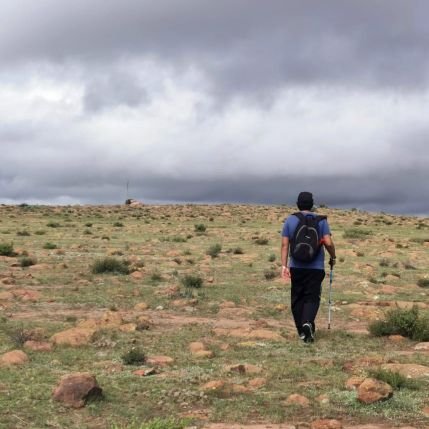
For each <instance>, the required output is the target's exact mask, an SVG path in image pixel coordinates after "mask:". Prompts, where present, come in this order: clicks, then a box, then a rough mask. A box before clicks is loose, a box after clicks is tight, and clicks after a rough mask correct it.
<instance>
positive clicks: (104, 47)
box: [0, 0, 429, 95]
mask: <svg viewBox="0 0 429 429" xmlns="http://www.w3.org/2000/svg"><path fill="white" fill-rule="evenodd" d="M428 13H429V5H428V3H427V2H426V1H425V0H412V1H411V2H404V1H403V0H384V1H372V0H371V1H370V0H362V1H359V2H344V1H342V0H327V1H324V2H314V1H310V0H303V1H300V2H296V1H292V0H291V1H287V0H270V1H268V2H260V1H256V0H251V1H247V0H234V1H232V2H231V1H227V0H220V1H216V2H212V1H211V0H186V1H181V2H171V1H167V0H160V1H157V2H152V1H141V0H125V1H121V2H119V1H104V0H92V1H87V0H77V1H74V2H65V1H57V0H47V1H44V2H43V3H34V2H32V1H31V0H14V1H13V2H12V1H8V2H6V6H5V11H4V13H3V14H2V15H3V17H6V18H4V21H5V22H3V23H2V25H1V26H0V28H2V30H0V31H1V33H0V60H1V62H2V63H4V62H5V61H7V62H11V61H32V60H36V61H37V60H40V59H43V58H44V59H46V60H49V61H57V62H60V61H64V60H67V59H70V58H73V59H75V60H79V61H82V62H88V61H101V62H105V63H106V62H107V63H111V62H112V61H115V60H120V59H122V58H124V56H130V57H142V56H143V57H150V58H154V59H156V60H157V61H160V63H164V64H169V65H173V66H174V67H178V68H179V69H180V67H183V66H185V67H186V66H188V65H189V64H193V65H194V66H196V67H198V68H200V69H201V70H203V71H204V73H206V75H207V77H208V78H209V79H210V80H211V82H212V85H213V91H214V92H219V93H221V94H223V95H225V94H230V93H231V92H233V93H236V92H239V93H240V92H241V93H243V94H246V93H252V92H253V91H256V92H261V91H263V90H267V91H269V90H274V89H275V88H277V87H279V86H283V85H295V84H308V83H316V84H323V83H337V84H338V83H340V84H344V85H352V86H361V85H367V86H371V85H376V86H387V87H395V88H397V87H398V86H399V87H404V88H422V87H425V86H426V85H427V83H428V75H429V74H428V71H429V57H428V55H427V47H428V43H429V33H428V31H427V22H426V17H427V15H428Z"/></svg>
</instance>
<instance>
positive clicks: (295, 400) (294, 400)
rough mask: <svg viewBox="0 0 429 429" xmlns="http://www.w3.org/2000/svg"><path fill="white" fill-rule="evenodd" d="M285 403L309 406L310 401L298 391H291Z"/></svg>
mask: <svg viewBox="0 0 429 429" xmlns="http://www.w3.org/2000/svg"><path fill="white" fill-rule="evenodd" d="M285 404H286V405H298V406H300V407H309V406H310V401H309V399H308V398H306V397H305V396H303V395H299V394H298V393H293V394H292V395H289V396H288V397H287V399H286V401H285Z"/></svg>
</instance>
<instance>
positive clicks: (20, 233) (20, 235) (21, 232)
mask: <svg viewBox="0 0 429 429" xmlns="http://www.w3.org/2000/svg"><path fill="white" fill-rule="evenodd" d="M16 235H18V236H19V237H29V236H30V235H31V234H30V233H29V232H28V231H26V230H23V231H18V232H17V233H16Z"/></svg>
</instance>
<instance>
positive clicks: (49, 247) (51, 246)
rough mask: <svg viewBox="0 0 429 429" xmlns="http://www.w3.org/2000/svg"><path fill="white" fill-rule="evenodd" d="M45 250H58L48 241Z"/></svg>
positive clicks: (44, 246)
mask: <svg viewBox="0 0 429 429" xmlns="http://www.w3.org/2000/svg"><path fill="white" fill-rule="evenodd" d="M43 248H44V249H56V248H57V245H56V244H54V243H51V242H49V241H48V242H46V243H45V244H44V245H43Z"/></svg>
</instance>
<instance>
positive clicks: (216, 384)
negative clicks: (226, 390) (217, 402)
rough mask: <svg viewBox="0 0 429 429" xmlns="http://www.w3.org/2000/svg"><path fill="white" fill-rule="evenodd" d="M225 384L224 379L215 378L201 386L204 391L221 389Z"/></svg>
mask: <svg viewBox="0 0 429 429" xmlns="http://www.w3.org/2000/svg"><path fill="white" fill-rule="evenodd" d="M224 386H225V382H224V381H223V380H213V381H209V382H208V383H206V384H204V385H203V386H201V390H203V391H204V392H208V391H212V390H221V389H222V388H223V387H224Z"/></svg>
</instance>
